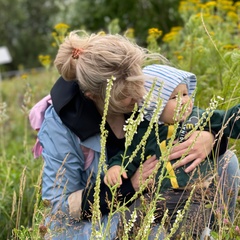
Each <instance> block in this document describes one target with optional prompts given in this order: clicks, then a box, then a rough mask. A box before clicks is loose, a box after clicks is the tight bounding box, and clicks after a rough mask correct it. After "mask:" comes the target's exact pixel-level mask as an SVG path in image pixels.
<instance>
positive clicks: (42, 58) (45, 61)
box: [38, 55, 52, 69]
mask: <svg viewBox="0 0 240 240" xmlns="http://www.w3.org/2000/svg"><path fill="white" fill-rule="evenodd" d="M38 60H39V62H40V63H41V64H42V66H44V67H45V68H46V69H49V67H50V66H51V62H52V60H51V56H50V55H39V56H38Z"/></svg>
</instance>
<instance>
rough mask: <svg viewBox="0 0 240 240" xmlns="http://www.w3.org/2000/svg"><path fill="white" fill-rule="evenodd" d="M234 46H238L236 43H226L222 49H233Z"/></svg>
mask: <svg viewBox="0 0 240 240" xmlns="http://www.w3.org/2000/svg"><path fill="white" fill-rule="evenodd" d="M235 48H238V45H236V44H226V45H224V46H223V49H226V50H233V49H235Z"/></svg>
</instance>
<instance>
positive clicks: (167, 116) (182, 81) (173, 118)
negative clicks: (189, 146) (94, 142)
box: [104, 65, 240, 235]
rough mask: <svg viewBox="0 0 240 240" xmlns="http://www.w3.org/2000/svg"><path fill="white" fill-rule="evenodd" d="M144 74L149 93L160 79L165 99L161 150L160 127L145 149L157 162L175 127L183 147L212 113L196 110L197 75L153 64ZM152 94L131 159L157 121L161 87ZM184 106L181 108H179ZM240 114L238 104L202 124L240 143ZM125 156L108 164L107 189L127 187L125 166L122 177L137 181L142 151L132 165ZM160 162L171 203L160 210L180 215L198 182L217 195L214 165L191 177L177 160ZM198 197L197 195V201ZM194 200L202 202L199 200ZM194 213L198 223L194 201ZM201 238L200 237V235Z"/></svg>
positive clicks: (208, 162) (203, 166) (208, 164)
mask: <svg viewBox="0 0 240 240" xmlns="http://www.w3.org/2000/svg"><path fill="white" fill-rule="evenodd" d="M143 72H144V74H145V75H147V76H148V79H147V81H146V83H145V88H146V89H147V90H148V91H149V90H150V89H151V86H152V83H153V81H154V79H156V80H157V81H156V85H157V86H158V87H160V88H161V94H160V98H161V99H162V108H161V110H160V113H159V122H158V123H159V126H158V135H159V139H160V146H159V145H158V143H157V139H156V129H155V127H154V128H153V129H151V132H150V135H149V137H148V139H147V142H146V146H145V148H144V157H145V158H144V159H146V157H147V156H151V155H154V154H156V156H157V158H158V159H160V157H161V155H162V153H163V151H165V149H166V146H167V143H168V142H169V141H170V138H171V137H172V135H173V133H174V128H175V126H174V124H175V123H176V122H178V123H179V125H178V128H177V131H176V137H175V138H178V141H180V142H181V141H183V140H184V139H185V137H186V134H187V133H188V132H189V131H191V130H192V129H194V128H195V126H197V124H199V121H200V119H201V117H202V116H203V114H206V111H204V110H201V109H198V108H196V107H193V101H192V99H191V95H192V94H193V92H194V90H195V87H196V76H195V75H194V74H192V73H189V72H186V71H182V70H178V69H176V68H173V67H170V66H165V65H150V66H147V67H145V68H144V70H143ZM152 95H153V98H152V101H151V103H150V106H149V107H147V108H146V114H145V120H144V121H143V122H141V123H140V125H139V127H138V130H137V134H135V136H134V138H133V141H132V143H131V145H130V146H129V147H128V149H127V153H126V156H128V157H129V156H131V153H132V152H133V151H134V150H135V149H136V146H137V145H138V144H139V143H140V141H141V139H142V137H143V135H144V134H145V132H146V130H147V128H148V126H149V122H150V120H151V118H152V117H153V112H154V110H155V109H156V108H157V102H158V91H157V88H156V87H155V88H154V90H153V94H152ZM179 104H180V108H181V109H179ZM239 109H240V105H237V106H235V107H233V108H231V109H229V110H227V111H222V110H214V111H213V115H212V116H211V118H210V120H209V122H206V120H205V121H202V124H200V126H202V127H204V129H205V130H209V131H210V132H211V131H212V132H214V133H215V134H217V133H219V132H220V131H221V130H222V131H223V135H224V136H227V137H231V138H239V132H240V120H239V117H238V118H237V116H239ZM206 123H207V124H206ZM204 124H205V126H204ZM200 126H199V127H200ZM203 151H204V148H203ZM122 154H123V153H119V154H118V155H116V156H114V157H112V158H111V159H110V161H109V163H108V164H109V168H108V171H107V173H106V175H105V177H104V181H105V183H106V184H109V185H115V184H121V177H120V173H121V171H122V167H123V168H124V172H123V173H122V176H123V177H124V178H129V177H131V176H132V174H133V173H134V172H135V171H136V169H137V168H138V167H139V165H140V163H141V152H140V151H139V152H138V153H137V155H136V157H134V158H133V161H132V162H128V159H129V158H126V160H125V161H124V162H122ZM160 160H161V161H162V162H163V163H161V166H160V168H159V170H158V174H157V177H156V181H158V176H159V175H160V174H161V172H162V171H164V173H163V175H162V176H163V178H161V179H162V180H161V183H160V184H161V186H160V192H161V193H163V196H164V197H165V198H166V199H167V200H166V203H164V202H161V203H160V202H159V204H158V205H159V206H160V205H161V204H166V207H167V208H168V210H169V212H170V214H171V215H173V216H175V215H176V214H174V211H176V206H177V205H178V204H179V203H180V202H182V203H185V202H186V200H187V198H188V196H189V192H188V191H187V189H191V188H192V185H193V184H195V185H196V182H197V181H198V182H199V184H197V186H201V187H202V186H203V185H204V189H205V190H204V191H209V190H211V191H210V192H211V193H212V195H213V190H212V188H210V187H209V183H210V182H209V181H208V179H209V176H212V175H213V174H212V172H213V169H214V161H213V160H209V159H208V160H205V161H204V162H202V163H201V164H200V165H199V166H198V168H197V169H196V171H194V172H193V173H186V172H185V171H184V169H185V167H186V166H184V167H180V168H177V169H173V166H172V164H174V163H175V162H176V161H177V160H176V161H171V162H170V161H167V160H165V159H160ZM202 191H203V190H202V189H201V190H200V192H202ZM185 193H186V194H185ZM197 195H198V194H197ZM197 195H195V197H196V196H197ZM210 195H211V194H210ZM200 196H203V195H201V194H200V195H199V196H198V198H201V197H200ZM199 200H200V199H199ZM201 200H202V199H201ZM210 200H211V197H210ZM194 201H195V202H196V199H195V200H194ZM199 202H200V201H199ZM205 203H206V201H205ZM183 206H184V204H183V205H182V207H180V205H179V206H178V209H181V208H183ZM190 209H191V211H192V212H191V211H190V212H189V214H190V217H188V219H189V220H190V221H193V215H194V211H199V203H198V204H197V206H195V205H194V204H193V202H192V205H191V207H190ZM203 212H204V210H203ZM191 214H192V215H191ZM204 214H206V212H205V213H203V214H200V216H199V217H198V218H196V219H198V222H199V221H202V219H201V218H203V215H204ZM160 215H161V214H160ZM202 222H203V221H202ZM204 224H205V223H204ZM199 225H201V224H199ZM203 228H204V225H203V226H199V227H198V228H197V230H198V231H202V230H203ZM195 235H197V233H196V232H195Z"/></svg>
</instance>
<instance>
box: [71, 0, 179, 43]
mask: <svg viewBox="0 0 240 240" xmlns="http://www.w3.org/2000/svg"><path fill="white" fill-rule="evenodd" d="M178 4H179V1H178V0H162V1H159V0H128V1H119V0H81V1H77V0H75V6H74V8H73V9H71V16H72V19H71V22H72V24H71V26H73V27H75V28H79V27H80V26H85V27H86V28H87V29H88V30H90V31H96V30H105V31H107V28H106V26H107V25H108V24H109V23H110V22H111V21H112V20H113V19H119V25H120V27H121V29H122V31H125V30H126V29H127V28H133V29H135V35H136V37H137V41H138V43H139V44H141V45H145V44H146V37H147V31H148V29H149V28H158V29H160V30H162V31H163V33H166V32H169V31H170V28H171V27H172V26H178V25H181V24H182V21H181V18H180V16H179V14H178Z"/></svg>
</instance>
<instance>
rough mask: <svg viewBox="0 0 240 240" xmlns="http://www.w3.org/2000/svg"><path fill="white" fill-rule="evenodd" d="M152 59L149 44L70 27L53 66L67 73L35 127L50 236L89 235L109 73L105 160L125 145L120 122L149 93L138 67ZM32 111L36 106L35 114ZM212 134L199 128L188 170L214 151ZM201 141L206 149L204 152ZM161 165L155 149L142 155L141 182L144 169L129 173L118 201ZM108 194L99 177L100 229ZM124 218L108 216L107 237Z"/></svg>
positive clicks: (111, 236)
mask: <svg viewBox="0 0 240 240" xmlns="http://www.w3.org/2000/svg"><path fill="white" fill-rule="evenodd" d="M153 57H156V55H155V56H153ZM158 57H159V59H161V56H158ZM149 58H152V56H151V55H149V54H148V53H147V51H146V50H145V49H142V48H140V47H139V46H137V45H135V44H133V43H131V42H130V41H128V40H127V39H125V38H124V37H122V36H119V35H94V34H93V35H90V36H82V37H79V36H78V35H77V33H76V32H72V33H70V35H69V37H67V38H66V40H65V41H64V43H63V44H62V45H61V46H60V48H59V51H58V54H57V56H56V59H55V66H56V67H57V69H58V71H59V73H60V74H61V76H62V77H61V78H59V80H58V81H57V82H56V84H55V85H54V86H53V88H52V90H51V99H52V104H51V105H50V106H49V107H48V108H47V110H46V112H45V116H44V121H43V123H42V125H41V128H40V131H39V133H38V138H39V141H40V143H41V145H42V148H43V152H42V156H43V158H44V170H43V177H42V180H43V181H42V198H43V199H44V200H47V201H49V202H50V206H51V212H50V214H49V217H48V218H47V221H46V224H47V226H49V228H50V229H51V232H50V233H49V235H50V237H52V239H90V235H91V232H92V230H93V229H92V225H91V222H90V221H89V220H88V215H87V214H91V211H90V208H91V203H93V198H94V197H93V194H94V187H95V184H96V176H97V172H98V163H99V157H100V154H101V146H100V127H99V126H100V123H101V119H102V114H103V109H104V99H105V95H106V86H107V79H110V78H111V77H112V76H114V77H115V80H114V83H113V87H112V90H111V98H110V102H109V109H108V114H107V119H106V120H107V124H106V129H107V130H108V131H109V133H108V137H107V142H106V153H107V154H106V155H107V157H106V163H107V159H108V158H110V157H111V156H113V155H114V154H116V153H117V152H118V151H119V150H121V149H123V148H124V141H125V138H124V134H125V133H124V131H123V125H124V124H125V121H126V119H127V118H128V117H129V115H128V114H129V113H130V112H131V111H132V110H133V107H134V105H135V103H137V102H138V101H140V100H141V99H142V97H143V96H144V94H145V88H144V77H143V75H142V70H141V68H142V66H143V64H144V61H145V60H146V59H149ZM76 79H77V80H76ZM34 113H36V109H35V111H34V110H33V111H32V115H34ZM194 138H195V137H194V136H192V137H191V138H189V140H187V141H186V142H184V143H182V144H180V145H179V146H177V147H176V149H175V151H174V153H173V154H172V155H171V156H170V158H171V159H174V158H179V157H180V156H181V155H182V153H183V152H185V151H186V149H187V147H188V146H189V145H190V144H191V142H192V141H194ZM206 139H207V140H206ZM213 141H214V137H213V136H212V134H210V133H208V132H202V137H201V138H199V140H198V141H197V143H196V144H195V146H194V147H193V148H192V150H191V151H190V153H189V155H188V156H187V157H186V158H184V159H183V163H182V164H184V163H185V162H191V161H193V160H195V161H193V163H192V165H191V166H190V167H189V170H192V169H194V167H195V166H196V165H197V164H199V162H200V161H201V160H202V159H204V158H205V157H206V156H207V155H208V154H209V153H210V151H211V149H212V144H213ZM203 145H204V146H205V148H204V149H205V151H202V149H203V148H202V147H203ZM156 164H157V159H156V157H154V156H153V157H151V158H149V159H148V160H146V161H145V163H144V164H143V170H141V181H140V170H137V171H136V173H135V174H134V175H133V176H132V178H131V179H123V184H122V185H121V187H120V188H119V193H120V195H121V197H120V198H119V199H118V200H119V201H122V202H123V201H128V200H130V199H131V197H132V196H133V195H134V194H135V192H136V191H138V189H139V187H140V184H142V183H143V182H144V181H145V180H146V179H147V178H148V176H150V174H151V173H152V171H153V170H154V167H155V166H156ZM102 176H103V174H102ZM106 197H108V199H109V200H111V197H112V196H111V192H110V190H109V188H108V187H107V186H106V185H105V184H104V183H103V181H101V183H100V210H101V213H102V218H101V223H102V224H103V225H102V226H103V229H101V231H100V232H101V233H102V232H104V229H105V226H106V223H107V220H108V215H107V212H105V211H104V209H106V205H107V203H106ZM85 213H87V214H85ZM119 218H120V217H119V215H118V214H115V215H114V217H112V218H111V225H110V226H111V227H110V231H109V232H108V234H107V235H106V236H105V238H106V239H114V238H115V237H116V235H117V232H118V231H117V229H118V223H119ZM153 235H154V233H153Z"/></svg>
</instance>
